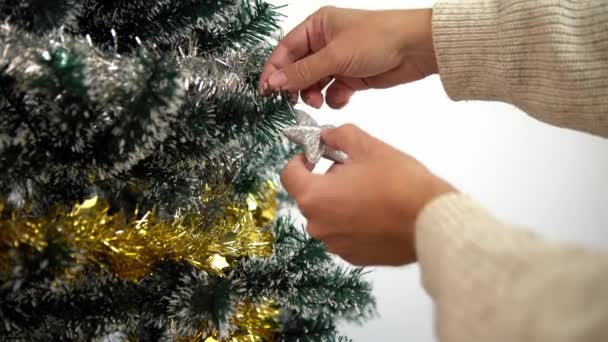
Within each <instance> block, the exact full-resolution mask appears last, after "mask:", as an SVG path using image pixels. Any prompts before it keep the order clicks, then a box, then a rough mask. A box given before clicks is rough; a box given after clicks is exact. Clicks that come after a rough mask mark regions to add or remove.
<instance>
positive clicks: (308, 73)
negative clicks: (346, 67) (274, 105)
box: [267, 43, 341, 91]
mask: <svg viewBox="0 0 608 342" xmlns="http://www.w3.org/2000/svg"><path fill="white" fill-rule="evenodd" d="M338 55H339V51H338V50H337V48H336V47H335V44H334V43H331V44H329V45H328V46H326V47H324V48H323V49H321V50H319V51H318V52H316V53H314V54H311V55H308V56H306V57H304V58H302V59H300V60H298V61H296V62H295V63H292V64H289V65H287V66H285V67H284V68H283V69H280V70H277V71H275V72H274V73H272V74H270V76H269V77H268V80H267V84H268V88H269V89H270V90H271V91H300V90H302V89H306V88H308V87H310V86H312V85H313V84H315V83H317V82H319V81H320V80H322V79H324V78H325V77H329V76H331V75H334V74H339V73H340V67H341V65H340V64H341V63H340V61H339V59H338V58H339V57H338Z"/></svg>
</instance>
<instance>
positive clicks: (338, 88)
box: [325, 77, 366, 109]
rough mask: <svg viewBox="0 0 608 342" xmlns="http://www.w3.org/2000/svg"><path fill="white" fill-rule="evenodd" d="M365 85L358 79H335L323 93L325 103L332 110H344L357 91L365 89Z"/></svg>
mask: <svg viewBox="0 0 608 342" xmlns="http://www.w3.org/2000/svg"><path fill="white" fill-rule="evenodd" d="M365 88H366V87H365V84H364V83H363V82H362V81H361V79H358V78H342V77H341V78H336V80H335V81H334V82H333V83H332V84H331V85H330V86H329V87H328V88H327V91H326V92H325V101H326V102H327V105H328V106H329V107H331V108H333V109H341V108H344V106H346V105H347V104H348V102H349V101H350V98H351V97H352V96H353V95H354V94H355V92H356V91H358V90H363V89H365Z"/></svg>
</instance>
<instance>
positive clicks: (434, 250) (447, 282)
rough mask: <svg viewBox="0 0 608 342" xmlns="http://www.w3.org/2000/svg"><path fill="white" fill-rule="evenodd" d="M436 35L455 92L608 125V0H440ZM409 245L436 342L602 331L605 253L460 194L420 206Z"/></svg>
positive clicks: (562, 338) (605, 322) (495, 341)
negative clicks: (559, 240)
mask: <svg viewBox="0 0 608 342" xmlns="http://www.w3.org/2000/svg"><path fill="white" fill-rule="evenodd" d="M433 36H434V43H435V48H436V53H437V60H438V65H439V71H440V76H441V80H442V82H443V85H444V87H445V89H446V91H447V93H448V95H449V96H450V97H451V98H452V99H453V100H456V101H458V100H496V101H503V102H508V103H511V104H513V105H516V106H517V107H519V108H521V109H522V110H524V111H526V112H527V113H529V114H530V115H532V116H533V117H535V118H537V119H539V120H541V121H544V122H547V123H550V124H553V125H556V126H560V127H566V128H572V129H576V130H581V131H585V132H588V133H590V134H594V135H599V136H603V137H608V0H443V1H442V0H439V2H438V3H437V4H436V5H435V7H434V10H433ZM606 176H607V177H606V181H608V175H606ZM606 208H607V209H608V203H606ZM606 228H607V229H608V227H606ZM607 234H608V232H607ZM416 248H417V251H418V256H419V260H420V268H421V273H422V281H423V285H424V287H425V288H426V290H427V291H428V293H429V294H430V296H431V297H432V298H433V300H434V303H435V306H436V307H435V311H436V320H437V321H436V327H437V334H438V336H439V339H440V341H441V342H532V341H534V342H575V341H576V342H604V341H608V253H606V254H604V253H601V252H597V251H595V252H594V251H589V250H585V249H582V248H576V247H572V246H563V245H557V244H551V243H548V242H545V241H543V240H542V239H541V238H539V237H537V236H534V235H533V234H531V233H530V232H527V231H526V230H524V229H520V228H518V227H513V226H509V225H507V224H504V223H502V222H499V221H498V220H496V219H495V218H494V217H493V216H492V215H491V214H489V213H488V212H486V211H485V210H484V209H482V208H481V207H479V206H478V205H477V204H475V202H474V201H472V200H471V199H470V198H468V197H467V196H466V195H462V194H450V195H445V196H443V197H440V198H438V199H436V200H434V201H433V202H432V203H430V204H429V205H428V206H427V207H426V208H425V209H424V210H423V212H422V213H421V214H420V216H419V218H418V220H417V223H416Z"/></svg>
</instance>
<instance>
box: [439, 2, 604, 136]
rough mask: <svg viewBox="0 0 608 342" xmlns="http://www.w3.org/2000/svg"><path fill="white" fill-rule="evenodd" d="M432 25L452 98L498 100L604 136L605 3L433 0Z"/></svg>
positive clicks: (440, 68) (445, 85) (442, 72)
mask: <svg viewBox="0 0 608 342" xmlns="http://www.w3.org/2000/svg"><path fill="white" fill-rule="evenodd" d="M432 25H433V39H434V44H435V53H436V56H437V63H438V67H439V73H440V76H441V79H442V82H443V84H444V87H445V89H446V92H447V93H448V95H449V96H450V97H451V98H452V99H453V100H496V101H503V102H507V103H511V104H513V105H515V106H517V107H519V108H521V109H522V110H524V111H526V112H527V113H529V114H530V115H532V116H533V117H535V118H537V119H539V120H542V121H545V122H547V123H550V124H553V125H556V126H561V127H568V128H572V129H577V130H582V131H586V132H589V133H592V134H596V135H601V136H604V137H608V35H607V32H608V3H607V2H606V1H604V0H587V1H565V0H564V1H562V0H536V1H530V0H439V1H438V2H437V3H436V5H435V7H434V9H433V24H432Z"/></svg>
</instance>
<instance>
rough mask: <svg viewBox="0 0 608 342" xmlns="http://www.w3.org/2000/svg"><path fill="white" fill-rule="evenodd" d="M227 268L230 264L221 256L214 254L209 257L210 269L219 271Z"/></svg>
mask: <svg viewBox="0 0 608 342" xmlns="http://www.w3.org/2000/svg"><path fill="white" fill-rule="evenodd" d="M228 266H230V264H229V263H228V261H226V258H224V257H223V256H221V255H219V254H215V255H214V256H212V257H211V267H213V268H215V269H217V270H220V271H221V270H223V269H224V268H226V267H228Z"/></svg>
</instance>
